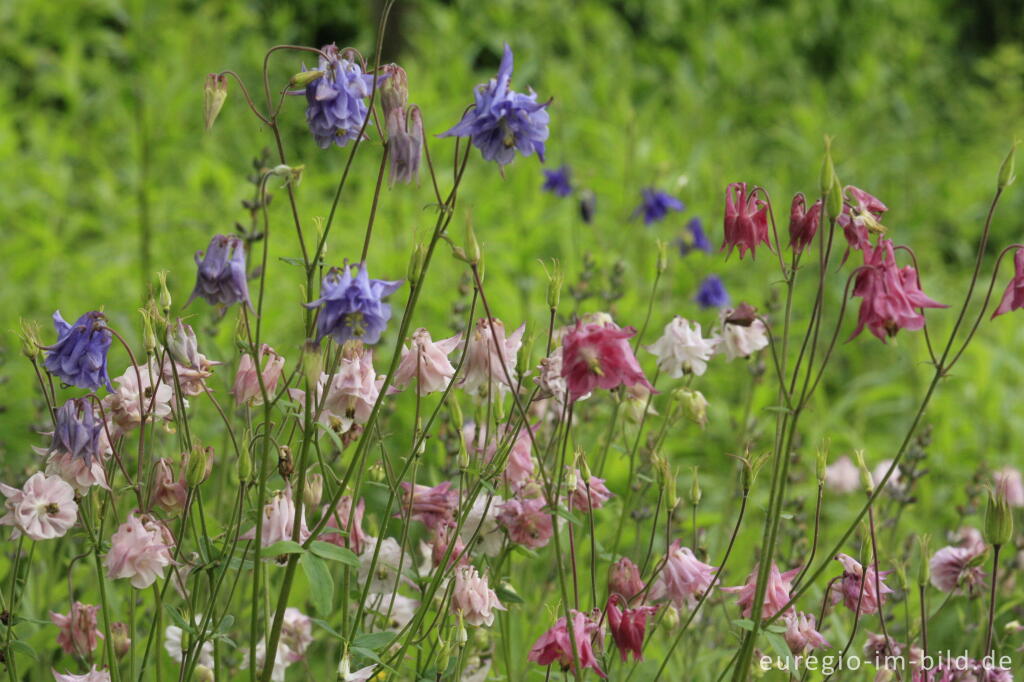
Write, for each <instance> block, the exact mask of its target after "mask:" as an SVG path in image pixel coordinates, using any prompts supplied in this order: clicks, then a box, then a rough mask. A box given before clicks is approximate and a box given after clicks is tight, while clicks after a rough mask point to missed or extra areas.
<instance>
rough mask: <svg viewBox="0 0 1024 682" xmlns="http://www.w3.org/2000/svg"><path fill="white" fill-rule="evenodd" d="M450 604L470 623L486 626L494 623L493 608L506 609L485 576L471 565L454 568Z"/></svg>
mask: <svg viewBox="0 0 1024 682" xmlns="http://www.w3.org/2000/svg"><path fill="white" fill-rule="evenodd" d="M452 606H453V607H455V610H456V611H458V612H460V613H461V614H462V617H463V618H464V619H465V621H466V622H467V623H469V624H470V625H475V626H480V625H486V626H487V627H490V626H491V624H493V623H494V609H497V610H499V611H505V610H506V609H505V607H504V606H502V604H501V602H500V601H499V600H498V595H496V594H495V593H494V590H492V589H491V588H490V586H489V585H488V584H487V578H486V577H484V576H481V575H480V574H479V573H478V572H477V570H476V569H475V568H473V567H472V566H460V567H458V568H456V569H455V591H454V592H452Z"/></svg>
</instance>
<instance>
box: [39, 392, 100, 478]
mask: <svg viewBox="0 0 1024 682" xmlns="http://www.w3.org/2000/svg"><path fill="white" fill-rule="evenodd" d="M102 433H103V421H102V420H100V419H98V418H97V417H96V412H95V410H94V409H93V406H92V403H91V402H90V401H89V399H88V398H72V399H71V400H68V401H67V402H66V403H64V404H63V405H61V407H60V409H58V410H57V419H56V423H55V426H54V429H53V439H52V440H51V441H50V449H49V452H50V453H55V452H56V453H67V454H68V455H70V456H71V457H74V458H77V459H82V460H84V463H85V466H86V467H87V468H91V467H92V459H93V457H98V456H99V455H100V436H101V435H102ZM104 442H105V439H104Z"/></svg>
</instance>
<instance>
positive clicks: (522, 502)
mask: <svg viewBox="0 0 1024 682" xmlns="http://www.w3.org/2000/svg"><path fill="white" fill-rule="evenodd" d="M546 504H547V503H546V502H545V501H544V500H543V499H541V498H537V497H535V498H526V499H519V498H512V499H511V500H509V501H507V502H505V503H504V504H503V505H501V510H500V511H499V513H498V521H499V523H501V525H503V526H504V527H505V530H507V531H508V536H509V538H510V539H511V540H512V542H514V543H516V544H517V545H522V546H523V547H528V548H529V549H539V548H541V547H543V546H544V545H546V544H548V542H549V541H550V540H551V536H552V534H553V533H554V529H553V526H552V523H551V514H549V513H548V512H546V511H544V507H545V506H546Z"/></svg>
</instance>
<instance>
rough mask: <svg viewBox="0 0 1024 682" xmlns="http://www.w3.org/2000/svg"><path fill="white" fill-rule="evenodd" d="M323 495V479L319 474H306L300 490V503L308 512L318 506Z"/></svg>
mask: <svg viewBox="0 0 1024 682" xmlns="http://www.w3.org/2000/svg"><path fill="white" fill-rule="evenodd" d="M323 494H324V477H323V476H322V475H321V474H306V481H305V484H304V486H303V488H302V501H303V503H305V505H306V508H307V509H308V510H313V509H316V508H317V507H319V506H320V498H322V497H323Z"/></svg>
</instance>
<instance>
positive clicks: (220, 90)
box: [203, 73, 228, 131]
mask: <svg viewBox="0 0 1024 682" xmlns="http://www.w3.org/2000/svg"><path fill="white" fill-rule="evenodd" d="M227 98H228V77H227V76H224V75H221V74H218V73H211V74H209V75H208V76H207V77H206V85H204V86H203V123H204V125H205V126H206V130H208V131H209V130H210V129H211V128H213V122H214V121H216V120H217V114H219V113H220V110H221V107H223V106H224V100H226V99H227Z"/></svg>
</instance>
